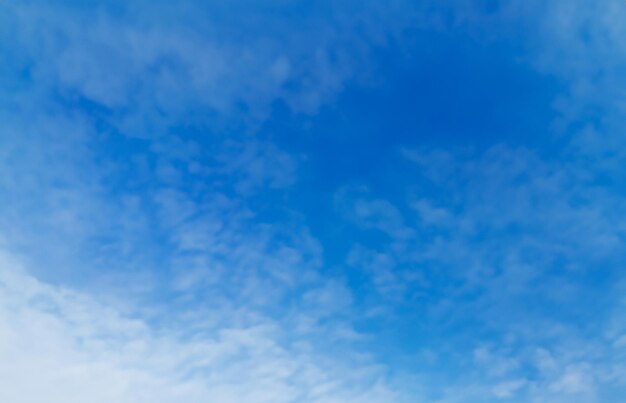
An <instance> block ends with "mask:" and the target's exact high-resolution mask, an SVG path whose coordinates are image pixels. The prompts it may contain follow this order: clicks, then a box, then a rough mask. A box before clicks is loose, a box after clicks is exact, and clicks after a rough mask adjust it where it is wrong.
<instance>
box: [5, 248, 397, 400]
mask: <svg viewBox="0 0 626 403" xmlns="http://www.w3.org/2000/svg"><path fill="white" fill-rule="evenodd" d="M0 289H1V291H2V292H1V293H0V324H1V325H0V329H1V330H0V374H1V376H0V400H2V401H7V402H8V401H10V402H15V403H30V402H32V403H35V402H41V401H44V400H45V401H47V402H52V403H55V402H59V403H61V402H63V403H73V402H76V403H80V402H86V401H89V402H96V403H97V402H111V401H116V402H120V403H124V402H129V403H130V402H132V403H140V402H151V403H154V402H156V403H161V402H163V403H166V402H180V401H186V402H206V401H211V402H216V403H230V402H240V403H242V402H268V403H269V402H273V403H275V402H296V401H297V402H319V403H330V402H390V401H396V399H397V397H396V395H395V394H394V393H393V392H391V391H390V389H389V388H388V387H387V386H385V385H384V381H383V378H382V374H381V373H380V371H379V370H378V369H376V367H375V366H372V364H369V363H367V362H366V361H362V362H361V363H359V361H354V360H342V359H339V357H336V358H331V357H330V356H324V355H323V354H322V355H320V354H319V352H318V353H316V352H315V351H310V350H307V349H302V348H298V347H297V344H292V343H293V342H294V341H295V340H289V338H287V339H284V336H285V335H284V334H282V333H283V332H284V331H285V329H282V327H281V326H280V325H279V324H278V323H276V322H275V321H273V320H270V319H260V320H258V321H257V323H255V324H251V323H249V324H243V323H242V324H240V325H238V326H236V325H230V326H228V325H224V326H225V327H221V328H220V327H218V328H215V329H213V331H212V332H210V333H206V332H205V333H197V332H196V333H192V334H186V330H185V329H184V328H176V327H164V328H159V329H157V328H154V327H153V326H150V325H148V324H147V323H146V322H145V321H143V320H142V319H141V318H140V317H135V318H132V317H128V316H127V315H125V314H121V313H120V312H119V311H117V310H116V309H114V308H111V307H107V306H105V305H102V304H101V303H99V302H98V301H96V300H95V299H93V298H92V297H89V296H85V295H82V294H80V293H77V292H75V291H72V290H69V289H67V288H64V287H55V286H51V285H47V284H44V283H41V282H40V281H38V280H36V279H35V278H33V277H31V276H30V275H28V274H27V273H25V272H24V271H23V270H22V269H20V268H19V262H17V261H16V260H15V258H13V257H11V256H8V255H7V254H6V253H3V254H2V256H1V262H0ZM347 354H349V353H347ZM345 358H347V356H346V357H345ZM348 362H350V363H348ZM346 365H348V366H347V367H346Z"/></svg>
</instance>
